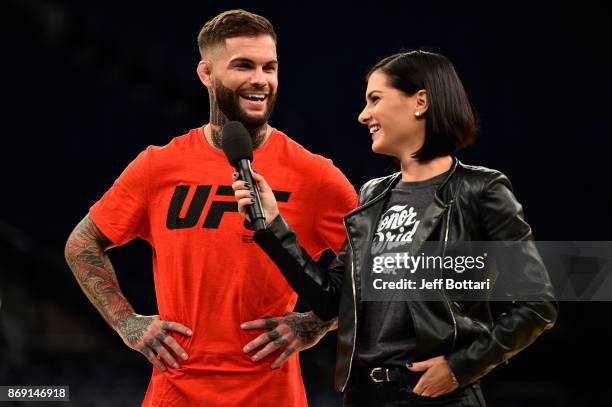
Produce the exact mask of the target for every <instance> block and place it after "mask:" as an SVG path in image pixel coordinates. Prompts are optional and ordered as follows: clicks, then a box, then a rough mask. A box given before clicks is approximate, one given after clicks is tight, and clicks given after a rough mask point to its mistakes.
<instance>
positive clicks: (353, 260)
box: [340, 188, 387, 392]
mask: <svg viewBox="0 0 612 407" xmlns="http://www.w3.org/2000/svg"><path fill="white" fill-rule="evenodd" d="M386 192H387V188H385V190H384V191H383V192H381V193H380V194H378V196H376V197H375V198H374V199H372V200H371V201H369V202H366V203H365V205H363V206H360V207H358V208H356V209H354V210H353V211H352V212H349V213H348V214H347V215H346V216H345V217H344V219H342V222H343V223H344V229H346V234H347V237H348V243H349V247H350V248H351V283H352V289H353V312H354V318H355V329H353V348H352V349H351V357H350V359H349V368H348V373H347V375H346V379H345V380H344V384H343V385H342V387H341V388H340V391H341V392H342V391H344V389H345V388H346V385H347V384H348V380H349V378H350V377H351V369H352V367H353V356H355V346H356V344H357V289H356V288H355V284H356V283H355V249H354V248H353V243H352V240H351V236H350V232H349V229H348V227H347V225H346V218H347V217H348V216H349V215H352V214H353V213H355V212H358V211H361V210H362V209H365V208H367V207H369V206H371V205H373V204H374V203H376V202H378V201H379V200H381V199H382V198H383V197H384V196H385V193H386Z"/></svg>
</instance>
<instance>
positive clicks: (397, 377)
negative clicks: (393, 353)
mask: <svg viewBox="0 0 612 407" xmlns="http://www.w3.org/2000/svg"><path fill="white" fill-rule="evenodd" d="M354 375H355V379H356V380H359V381H363V380H366V382H370V383H383V384H384V383H397V384H399V385H400V386H404V385H410V387H411V388H412V387H414V386H415V385H416V384H417V382H418V381H419V378H420V377H421V373H419V372H412V371H410V370H408V369H407V368H405V367H399V366H355V367H354Z"/></svg>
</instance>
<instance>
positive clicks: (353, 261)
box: [340, 220, 357, 392]
mask: <svg viewBox="0 0 612 407" xmlns="http://www.w3.org/2000/svg"><path fill="white" fill-rule="evenodd" d="M343 223H344V228H345V229H346V233H347V236H348V243H349V247H350V249H351V283H352V288H353V313H354V317H355V328H354V329H353V349H352V350H351V357H350V359H349V368H348V373H347V374H346V379H345V380H344V384H343V385H342V387H341V389H340V391H341V392H342V391H344V389H345V388H346V385H347V384H348V380H349V377H351V369H352V367H353V356H354V355H355V345H356V343H357V290H356V288H355V249H353V243H352V242H351V236H350V235H349V231H348V227H347V226H346V220H343Z"/></svg>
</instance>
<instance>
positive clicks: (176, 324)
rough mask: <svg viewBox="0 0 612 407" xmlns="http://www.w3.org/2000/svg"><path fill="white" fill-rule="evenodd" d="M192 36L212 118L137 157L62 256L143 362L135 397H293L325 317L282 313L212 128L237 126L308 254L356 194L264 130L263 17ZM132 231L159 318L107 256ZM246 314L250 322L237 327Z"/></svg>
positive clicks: (266, 38) (324, 243)
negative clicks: (146, 248)
mask: <svg viewBox="0 0 612 407" xmlns="http://www.w3.org/2000/svg"><path fill="white" fill-rule="evenodd" d="M198 45H199V48H200V54H201V57H202V60H201V62H200V63H199V64H198V67H197V73H198V76H199V78H200V80H201V81H202V83H203V84H204V85H205V86H206V88H207V89H208V94H209V98H210V122H209V123H208V124H205V125H204V126H202V127H198V128H196V129H193V130H191V131H190V132H188V133H187V134H185V135H183V136H180V137H176V138H174V139H172V140H171V141H170V143H168V144H167V145H165V146H163V147H156V146H149V147H148V148H147V149H146V150H144V151H143V152H142V153H140V154H139V155H138V157H137V158H136V159H135V160H134V161H132V163H130V164H129V165H128V167H127V168H126V169H125V170H124V172H123V173H122V174H121V175H120V177H119V178H118V179H117V180H116V181H115V183H114V184H113V186H112V187H111V188H110V189H109V190H108V191H107V192H106V193H105V194H104V196H103V197H102V198H101V199H100V200H99V201H98V202H96V203H95V204H94V205H93V206H92V207H91V208H90V210H89V213H88V214H87V215H86V216H85V218H84V219H83V220H82V221H81V222H80V223H79V225H77V227H76V228H75V230H74V231H73V232H72V234H71V235H70V237H69V239H68V242H67V244H66V259H67V261H68V263H69V265H70V267H71V269H72V271H73V273H74V275H75V277H76V279H77V281H78V282H79V284H80V285H81V288H82V289H83V291H84V292H85V294H86V295H87V296H88V298H89V299H90V301H91V302H92V303H93V304H94V305H95V306H96V308H97V309H98V310H99V312H100V313H101V314H102V316H103V317H104V318H105V319H106V321H107V322H108V323H109V325H111V327H112V328H113V329H114V330H115V331H116V332H117V333H118V334H119V336H120V337H121V338H122V339H123V341H124V342H125V344H126V345H127V346H129V347H130V348H132V349H134V350H136V351H138V352H141V353H142V354H143V355H144V356H145V357H146V358H147V359H148V360H149V361H150V362H151V363H152V364H153V365H154V366H155V368H154V369H153V374H152V378H151V381H150V383H149V388H148V390H147V394H146V396H145V400H144V402H143V405H144V406H161V405H163V406H194V405H202V406H217V405H223V406H247V405H248V406H272V405H273V406H276V407H278V406H287V407H289V406H305V405H306V397H305V393H304V387H303V383H302V379H301V375H300V368H299V360H298V358H297V355H296V353H297V352H298V351H300V350H302V349H306V348H308V347H310V346H313V345H314V344H316V342H317V341H318V340H319V339H320V338H321V337H322V336H323V335H324V334H325V333H326V332H327V330H329V329H331V328H333V326H332V325H333V323H323V322H322V321H320V320H318V319H317V318H316V317H315V316H314V315H313V314H311V313H293V312H291V311H292V309H293V307H294V306H295V303H296V299H297V296H296V294H295V293H294V292H293V290H291V288H290V287H289V285H288V284H287V283H286V282H285V280H284V278H283V277H282V275H281V274H280V272H279V271H278V269H277V268H276V267H275V266H274V264H273V263H272V262H271V261H270V260H269V259H268V258H267V257H266V256H265V255H264V253H263V252H261V251H259V250H255V249H254V248H253V247H252V245H253V243H252V235H253V232H248V231H247V232H246V233H245V228H244V225H243V221H242V218H241V216H240V215H239V214H238V212H237V205H236V203H235V201H234V200H233V191H232V189H231V187H230V185H231V182H232V180H231V179H230V178H229V177H228V173H229V172H231V170H230V169H231V167H230V165H229V164H228V163H227V160H226V158H225V156H224V154H223V153H222V151H221V141H222V140H221V137H222V136H221V134H222V132H221V130H222V128H223V125H224V124H225V123H226V122H228V121H230V120H238V121H240V122H242V123H243V124H244V125H245V127H247V129H248V130H249V132H250V133H251V136H252V140H253V147H254V168H255V169H258V170H260V171H262V172H265V173H266V174H269V176H268V177H269V178H270V181H271V182H272V183H273V185H276V186H277V188H278V189H277V191H276V194H277V196H278V200H279V201H280V202H281V203H280V205H279V206H280V208H281V209H280V210H281V211H282V212H283V215H284V216H285V217H286V218H287V219H289V220H290V222H291V224H292V225H294V226H295V229H297V230H298V231H299V233H300V237H301V239H302V244H303V245H304V247H305V248H306V249H307V250H308V251H309V252H310V253H311V254H313V255H315V256H317V255H318V254H320V253H321V252H322V251H323V250H325V249H328V248H329V249H332V250H334V251H335V252H337V251H338V250H339V249H340V246H341V245H342V243H343V241H344V238H345V237H344V236H345V235H344V227H343V224H342V217H343V216H344V214H345V213H347V212H348V211H350V210H351V209H353V208H354V207H355V205H356V194H355V191H354V189H353V187H352V186H351V185H350V183H349V182H348V180H347V179H346V178H345V177H344V176H343V175H342V173H341V172H340V171H339V170H338V169H337V168H336V167H335V166H334V165H333V164H332V162H331V161H330V160H328V159H325V158H323V157H321V156H318V155H315V154H312V153H310V152H308V151H307V150H305V149H304V148H303V147H302V146H300V145H299V144H297V143H296V142H294V141H292V140H291V139H290V138H288V137H287V136H286V135H285V134H283V133H282V132H281V131H279V130H277V129H274V128H273V127H271V126H270V125H268V117H269V116H270V114H271V113H272V109H273V107H274V102H275V100H276V92H277V87H278V60H277V57H276V34H275V32H274V29H273V27H272V25H271V24H270V22H269V21H268V20H266V19H265V18H263V17H261V16H258V15H255V14H252V13H249V12H246V11H244V10H231V11H227V12H224V13H221V14H220V15H218V16H216V17H215V18H213V19H212V20H210V21H209V22H207V23H206V24H205V25H204V27H203V28H202V30H201V32H200V34H199V36H198ZM321 197H323V199H321ZM135 237H141V238H143V239H145V240H146V241H147V242H149V243H150V245H151V246H152V248H153V270H154V280H155V291H156V297H157V304H158V308H159V315H151V316H146V315H139V314H137V313H136V312H135V311H134V309H133V308H132V307H131V305H130V304H129V302H128V301H127V299H126V298H125V296H124V295H123V293H122V292H121V290H120V288H119V284H118V281H117V278H116V275H115V272H114V270H113V267H112V265H111V262H110V260H109V258H108V256H107V255H106V253H105V251H106V250H108V249H109V248H111V247H114V246H119V245H122V244H125V243H126V242H128V241H130V240H131V239H133V238H135ZM278 315H284V316H281V317H276V318H269V317H270V316H278ZM252 320H256V322H255V323H252V324H251V325H255V326H256V327H260V328H261V329H260V330H259V331H258V330H247V329H241V328H240V324H241V323H242V322H245V321H252ZM264 345H265V347H264V348H263V349H260V350H259V352H257V353H253V352H254V350H257V349H258V348H259V347H262V346H264ZM262 361H263V362H265V363H253V362H262ZM285 361H286V363H285ZM270 364H272V369H271V368H270Z"/></svg>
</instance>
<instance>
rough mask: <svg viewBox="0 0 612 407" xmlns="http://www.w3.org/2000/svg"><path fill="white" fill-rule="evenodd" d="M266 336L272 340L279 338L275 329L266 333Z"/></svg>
mask: <svg viewBox="0 0 612 407" xmlns="http://www.w3.org/2000/svg"><path fill="white" fill-rule="evenodd" d="M267 335H268V339H270V340H273V339H276V338H278V337H279V336H280V333H279V332H278V331H277V330H276V329H274V330H272V331H270V332H268V334H267Z"/></svg>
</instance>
